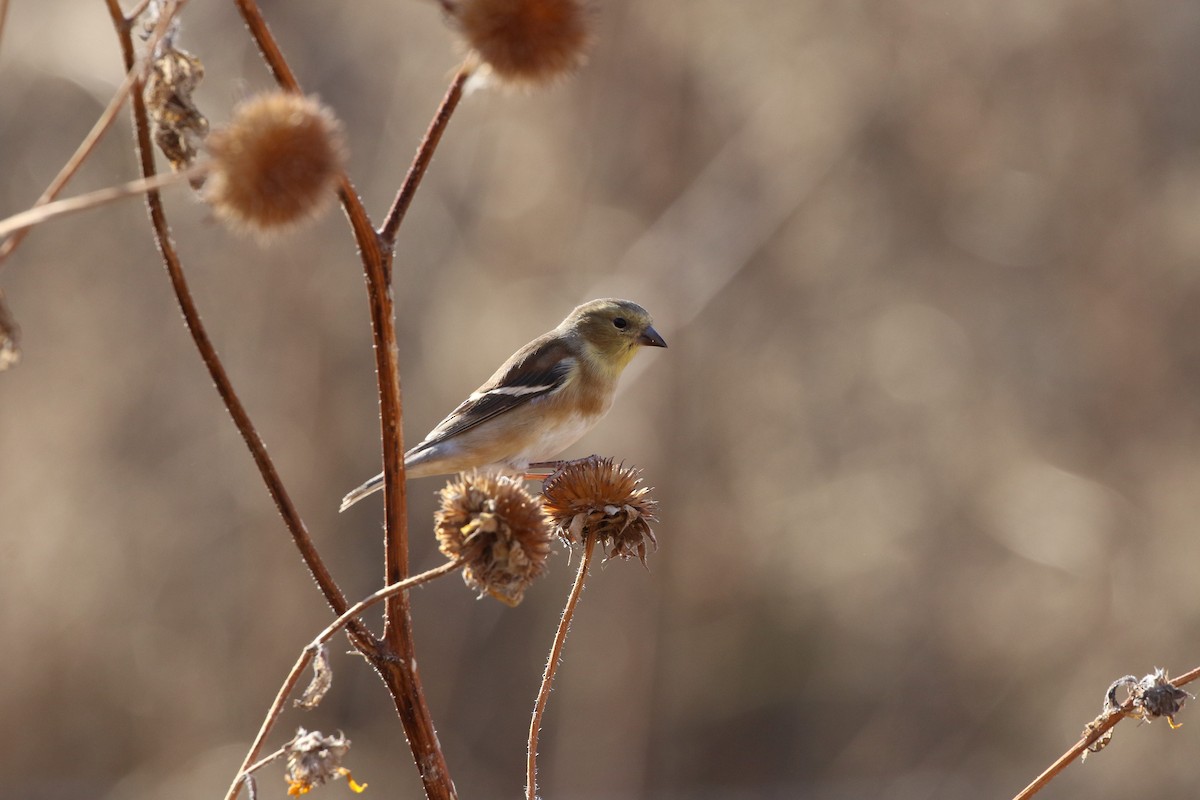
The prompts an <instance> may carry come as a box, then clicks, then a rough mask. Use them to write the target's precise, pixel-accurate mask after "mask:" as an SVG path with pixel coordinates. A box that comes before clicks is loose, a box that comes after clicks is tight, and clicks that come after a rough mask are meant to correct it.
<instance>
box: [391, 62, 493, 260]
mask: <svg viewBox="0 0 1200 800" xmlns="http://www.w3.org/2000/svg"><path fill="white" fill-rule="evenodd" d="M473 63H474V62H473V60H472V59H468V60H467V61H465V62H463V65H462V66H461V67H459V68H458V72H457V73H455V75H454V79H453V80H451V81H450V87H449V88H448V89H446V95H445V96H444V97H443V98H442V103H441V105H439V106H438V109H437V112H436V113H435V114H434V115H433V120H432V121H431V122H430V123H429V129H428V130H426V131H425V138H424V139H422V140H421V144H420V146H419V147H418V148H417V154H416V155H415V156H414V157H413V160H412V164H411V165H410V166H409V168H408V174H407V175H405V176H404V183H403V184H402V185H401V186H400V191H398V192H396V199H395V200H393V201H392V207H391V208H390V209H388V213H387V217H386V218H385V219H384V221H383V225H381V226H380V228H379V238H380V239H382V240H383V242H384V243H385V244H386V245H387V246H388V247H394V246H395V244H396V234H397V233H398V232H399V230H400V223H402V222H403V221H404V215H405V214H407V213H408V207H409V206H410V205H412V200H413V197H415V196H416V193H417V187H418V186H420V185H421V179H422V178H424V177H425V171H426V170H427V169H429V163H430V162H431V161H433V154H434V151H435V150H437V146H438V142H440V141H441V140H442V133H444V132H445V130H446V125H448V124H449V123H450V117H451V116H453V115H454V109H456V108H458V101H459V100H461V99H462V95H463V87H464V86H466V83H467V79H468V78H470V77H471V73H472V72H473V71H474V67H473ZM389 277H390V276H389Z"/></svg>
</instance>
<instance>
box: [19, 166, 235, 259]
mask: <svg viewBox="0 0 1200 800" xmlns="http://www.w3.org/2000/svg"><path fill="white" fill-rule="evenodd" d="M210 166H211V165H210V164H209V163H203V164H197V165H195V166H193V167H192V168H190V169H188V170H186V171H184V172H168V173H165V174H162V175H151V176H149V177H146V178H138V179H136V180H132V181H129V182H128V183H123V184H121V185H120V186H109V187H107V188H104V189H97V190H96V191H94V192H88V193H87V194H81V195H78V196H76V197H68V198H66V199H65V200H57V201H55V202H53V203H45V204H43V205H37V206H34V207H33V208H31V209H29V210H28V211H22V212H21V213H20V214H13V215H12V216H11V217H8V218H7V219H2V220H0V236H8V235H9V234H10V233H11V234H16V233H19V232H21V231H27V230H29V229H30V228H32V227H34V226H35V225H41V224H42V223H43V222H49V221H50V220H52V219H56V218H58V217H65V216H67V215H68V214H77V213H79V212H80V211H87V210H88V209H89V208H96V207H97V206H102V205H105V204H107V203H112V202H115V201H117V200H123V199H125V198H127V197H133V196H135V195H139V194H142V193H144V192H150V191H157V190H158V189H162V188H164V187H166V186H171V185H173V184H176V183H182V182H183V181H187V180H190V179H192V178H198V177H200V176H201V175H203V174H204V173H206V172H208V170H209V168H210ZM13 238H14V239H15V238H16V237H15V236H14V237H13ZM11 241H12V239H8V240H6V241H5V244H8V243H9V242H11Z"/></svg>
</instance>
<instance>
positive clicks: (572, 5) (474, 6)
mask: <svg viewBox="0 0 1200 800" xmlns="http://www.w3.org/2000/svg"><path fill="white" fill-rule="evenodd" d="M443 5H445V6H446V8H447V9H448V10H449V11H450V13H451V15H452V16H453V18H454V19H455V20H456V21H457V22H458V26H459V29H460V30H461V31H462V34H463V37H464V38H465V39H466V41H467V44H468V45H470V46H471V48H472V49H473V50H474V51H475V53H477V54H478V56H479V58H480V59H481V60H482V61H483V62H484V63H485V64H486V65H487V66H489V67H490V68H491V70H492V72H493V73H494V74H495V75H496V77H498V78H499V79H500V80H502V81H506V82H509V83H513V84H517V85H523V86H534V85H537V84H544V83H548V82H551V81H554V80H556V79H558V78H562V77H565V76H566V75H567V74H568V73H570V72H572V71H573V70H575V69H576V68H578V67H579V66H580V65H581V64H582V63H583V61H584V56H585V51H586V50H587V46H588V44H589V43H590V41H591V33H590V31H589V29H588V22H589V20H588V17H589V10H588V8H587V7H586V5H585V3H584V2H583V0H446V1H445V2H444V3H443Z"/></svg>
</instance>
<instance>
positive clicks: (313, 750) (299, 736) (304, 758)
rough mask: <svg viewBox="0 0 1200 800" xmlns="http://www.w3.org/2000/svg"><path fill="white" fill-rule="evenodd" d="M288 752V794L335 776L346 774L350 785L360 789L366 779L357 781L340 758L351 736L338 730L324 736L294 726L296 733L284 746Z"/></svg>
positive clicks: (308, 789) (305, 792)
mask: <svg viewBox="0 0 1200 800" xmlns="http://www.w3.org/2000/svg"><path fill="white" fill-rule="evenodd" d="M284 750H285V752H286V753H287V773H286V775H285V778H286V780H287V782H288V794H289V795H291V796H295V795H301V794H307V793H308V792H311V791H312V790H313V789H314V788H316V787H317V786H323V785H324V784H326V783H328V782H329V781H331V780H333V779H335V778H345V779H346V782H347V783H348V784H349V786H350V788H351V789H352V790H353V791H355V792H361V791H362V790H363V789H366V788H367V785H366V784H365V783H357V782H356V781H355V780H354V778H353V777H351V775H350V770H348V769H346V768H345V767H343V766H342V759H343V758H344V757H345V755H346V753H347V752H348V751H349V750H350V740H349V739H347V738H346V737H345V736H343V735H342V734H341V733H336V734H333V735H330V736H324V735H322V733H321V732H320V731H312V732H311V733H310V732H309V731H306V730H304V728H297V729H296V737H295V738H294V739H292V741H291V743H289V744H288V745H287V746H286V747H285V748H284Z"/></svg>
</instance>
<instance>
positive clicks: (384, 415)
mask: <svg viewBox="0 0 1200 800" xmlns="http://www.w3.org/2000/svg"><path fill="white" fill-rule="evenodd" d="M234 3H235V5H236V6H237V9H238V11H239V13H240V14H241V16H242V19H243V20H244V21H245V23H246V27H247V28H248V29H249V31H250V35H251V36H252V37H253V39H254V41H255V42H256V43H257V45H258V48H259V52H260V54H261V55H262V57H263V60H264V61H266V63H267V65H268V68H269V69H270V70H271V72H272V74H273V75H274V76H275V80H276V81H277V82H278V83H279V85H280V86H282V87H284V88H285V89H288V90H290V91H293V92H299V91H300V84H299V82H298V81H297V80H296V76H295V74H294V73H293V72H292V70H291V68H290V67H289V66H288V64H287V61H286V59H285V58H284V56H283V52H282V51H281V50H280V48H279V45H278V44H277V43H276V42H275V39H274V37H273V36H272V35H271V32H270V30H269V28H268V27H267V24H266V20H265V19H264V18H263V16H262V13H261V11H260V10H259V8H258V5H257V3H255V2H254V0H234ZM418 172H420V171H418ZM415 188H416V187H415V185H414V187H413V189H414V190H415ZM338 194H339V197H340V198H341V201H342V207H343V208H344V209H345V212H346V216H347V218H348V219H349V221H350V226H351V228H352V230H353V232H354V238H355V240H356V242H357V244H358V250H359V257H360V259H361V260H362V265H363V270H364V272H365V274H366V280H367V301H368V306H369V309H370V315H371V330H372V335H373V338H374V342H375V370H376V376H377V379H378V383H379V416H380V434H381V439H382V449H383V475H384V490H383V495H384V503H383V506H384V512H383V513H384V583H386V584H393V583H397V582H399V581H400V580H402V579H403V578H404V577H405V576H406V575H407V574H408V523H407V504H408V498H407V495H406V489H405V481H404V432H403V427H402V424H401V423H402V419H403V406H402V402H401V393H400V369H399V363H398V353H399V351H398V348H397V346H396V326H395V315H394V312H393V306H392V294H391V287H390V274H391V265H392V260H393V258H394V252H393V250H392V247H391V244H390V243H389V244H388V245H387V246H386V247H385V246H384V243H383V242H382V240H381V238H380V236H379V235H378V234H377V233H376V231H375V229H374V227H372V225H371V221H370V218H369V217H368V216H367V213H366V211H365V209H364V208H363V205H362V201H361V199H360V198H359V196H358V193H357V192H356V191H355V190H354V187H353V185H352V184H351V183H350V180H349V179H348V178H347V177H345V176H342V178H341V180H340V185H339V190H338ZM385 603H386V605H385V608H386V611H385V615H384V631H383V636H382V638H380V639H377V640H374V641H373V642H366V641H360V640H355V644H356V646H357V647H358V648H359V649H360V650H361V651H362V653H363V654H364V655H365V656H366V657H367V659H368V660H369V661H370V662H371V665H372V666H373V667H374V668H375V670H376V671H377V672H378V673H379V675H380V677H381V678H382V679H383V682H384V684H385V685H386V686H387V687H388V691H389V692H390V693H391V695H392V700H393V703H394V705H395V708H396V712H397V714H398V715H399V716H400V721H401V724H402V725H403V726H404V732H405V735H406V736H407V738H408V744H409V747H410V748H411V750H412V754H413V760H414V762H415V764H416V765H417V770H418V772H419V773H420V775H421V781H422V783H423V785H424V788H425V794H426V796H427V797H428V798H430V800H452V799H453V798H456V797H457V793H456V791H455V789H454V782H453V780H451V778H450V772H449V768H448V767H447V766H446V759H445V756H444V755H443V753H442V747H441V743H440V742H438V738H437V731H436V730H435V729H434V725H433V717H432V715H431V714H430V713H429V707H428V704H427V703H426V701H425V692H424V690H423V689H422V687H421V680H420V675H419V673H418V672H417V663H416V654H415V652H414V647H413V636H412V618H411V615H410V613H409V603H408V596H407V594H405V593H404V592H401V593H399V594H396V595H393V596H391V597H388V598H387V599H386V601H385ZM341 611H344V609H342V610H341ZM355 624H357V623H355Z"/></svg>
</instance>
